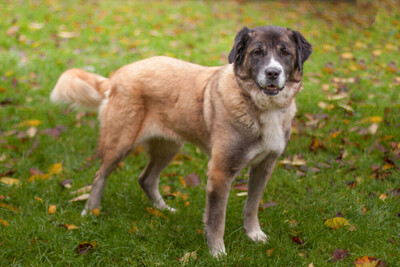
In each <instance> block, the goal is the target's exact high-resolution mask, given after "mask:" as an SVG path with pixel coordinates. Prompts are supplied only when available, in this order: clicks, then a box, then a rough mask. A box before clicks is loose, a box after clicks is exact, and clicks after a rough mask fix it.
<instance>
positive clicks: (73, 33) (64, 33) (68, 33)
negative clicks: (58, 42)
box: [58, 32, 79, 39]
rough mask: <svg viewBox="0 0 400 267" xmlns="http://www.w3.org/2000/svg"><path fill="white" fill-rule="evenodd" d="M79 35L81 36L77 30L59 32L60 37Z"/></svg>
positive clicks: (67, 37) (68, 37)
mask: <svg viewBox="0 0 400 267" xmlns="http://www.w3.org/2000/svg"><path fill="white" fill-rule="evenodd" d="M78 36H79V33H77V32H59V33H58V37H61V38H64V39H70V38H75V37H78Z"/></svg>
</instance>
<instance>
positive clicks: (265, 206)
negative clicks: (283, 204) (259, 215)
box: [260, 201, 278, 209]
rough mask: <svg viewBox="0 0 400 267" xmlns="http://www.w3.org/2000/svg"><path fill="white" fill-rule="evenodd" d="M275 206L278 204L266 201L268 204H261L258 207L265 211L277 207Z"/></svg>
mask: <svg viewBox="0 0 400 267" xmlns="http://www.w3.org/2000/svg"><path fill="white" fill-rule="evenodd" d="M277 205H278V203H276V202H275V201H268V202H265V203H264V204H261V205H260V207H261V208H262V209H266V208H269V207H273V206H277Z"/></svg>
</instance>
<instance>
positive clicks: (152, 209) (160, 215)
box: [146, 207, 168, 219]
mask: <svg viewBox="0 0 400 267" xmlns="http://www.w3.org/2000/svg"><path fill="white" fill-rule="evenodd" d="M146 211H147V212H148V213H150V214H151V215H154V216H156V217H159V218H160V217H161V218H165V219H168V218H167V216H165V215H164V213H162V212H161V211H159V210H156V209H154V208H152V207H147V208H146Z"/></svg>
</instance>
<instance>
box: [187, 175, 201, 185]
mask: <svg viewBox="0 0 400 267" xmlns="http://www.w3.org/2000/svg"><path fill="white" fill-rule="evenodd" d="M184 181H185V184H186V185H188V186H190V187H196V186H198V185H200V177H199V176H198V175H197V173H195V172H193V173H191V174H189V175H187V176H185V178H184Z"/></svg>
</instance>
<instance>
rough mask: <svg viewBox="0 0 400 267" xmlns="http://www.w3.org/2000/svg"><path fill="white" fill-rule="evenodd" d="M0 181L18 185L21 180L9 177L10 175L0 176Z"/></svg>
mask: <svg viewBox="0 0 400 267" xmlns="http://www.w3.org/2000/svg"><path fill="white" fill-rule="evenodd" d="M0 183H2V184H6V185H17V186H18V185H20V184H21V181H20V180H19V179H15V178H10V177H2V178H1V179H0Z"/></svg>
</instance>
